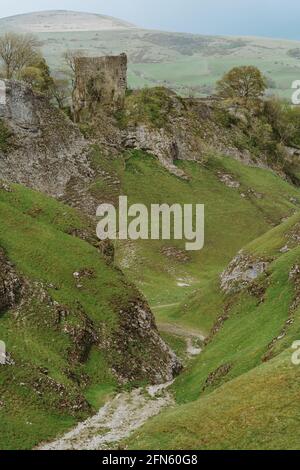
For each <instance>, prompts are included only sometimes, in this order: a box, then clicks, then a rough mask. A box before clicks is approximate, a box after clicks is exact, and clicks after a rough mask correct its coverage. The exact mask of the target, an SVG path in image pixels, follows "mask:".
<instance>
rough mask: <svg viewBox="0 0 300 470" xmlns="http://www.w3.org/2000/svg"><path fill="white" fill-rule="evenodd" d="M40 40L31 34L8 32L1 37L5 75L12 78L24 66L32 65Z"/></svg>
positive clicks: (1, 56)
mask: <svg viewBox="0 0 300 470" xmlns="http://www.w3.org/2000/svg"><path fill="white" fill-rule="evenodd" d="M38 45H39V44H38V41H37V39H36V38H35V37H34V36H32V35H30V34H15V33H6V34H4V35H3V36H1V37H0V60H1V61H2V63H3V66H4V77H5V78H8V79H11V78H13V77H14V76H15V75H16V74H18V73H19V72H20V71H21V70H22V69H23V68H24V67H26V66H30V65H31V63H32V62H33V61H34V60H35V59H36V57H37V53H38Z"/></svg>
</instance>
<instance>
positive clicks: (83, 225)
mask: <svg viewBox="0 0 300 470" xmlns="http://www.w3.org/2000/svg"><path fill="white" fill-rule="evenodd" d="M0 219H1V227H0V266H1V268H0V279H1V283H0V286H1V287H0V339H1V340H2V341H4V342H5V343H6V348H7V363H6V364H5V365H0V395H1V399H0V421H1V429H0V447H1V449H23V448H25V449H28V448H31V447H33V446H34V445H35V444H37V443H39V442H40V441H41V440H45V439H50V438H53V437H54V436H56V435H57V434H58V433H60V432H63V431H64V430H65V429H66V428H68V427H70V426H71V425H72V424H73V423H75V422H76V421H78V420H79V419H83V418H84V417H86V416H88V415H89V414H90V413H92V412H93V410H94V409H97V408H98V407H99V406H100V405H101V404H102V403H103V401H104V399H105V397H106V396H107V395H108V394H109V393H112V392H113V391H115V390H116V388H117V387H118V386H119V385H118V384H125V383H128V384H130V383H131V384H132V383H134V382H139V383H140V382H144V381H151V382H155V381H164V380H168V379H169V378H170V373H171V375H172V373H173V372H174V371H175V370H174V371H173V372H172V368H173V366H175V367H176V360H175V361H174V357H173V356H172V354H171V353H170V351H168V349H166V348H165V345H164V344H163V343H162V342H161V340H160V338H159V336H158V334H157V332H156V329H155V325H154V322H153V318H152V315H151V313H150V311H149V308H148V307H147V304H146V302H145V300H144V299H143V298H142V297H141V295H140V294H139V293H138V292H137V291H136V289H135V288H134V287H133V286H132V285H130V284H129V283H128V281H127V280H126V279H125V278H124V276H123V274H122V273H121V272H120V271H119V270H118V269H115V268H114V267H113V266H111V265H109V264H108V263H107V261H106V260H105V258H103V256H102V255H101V253H100V250H98V249H97V240H95V239H94V237H93V231H94V228H93V229H92V226H93V223H92V222H90V221H89V220H88V219H86V218H85V217H83V216H80V215H79V213H77V212H76V211H74V210H73V209H70V208H68V207H67V206H64V205H62V204H60V203H58V202H56V201H55V200H53V199H50V198H48V197H46V196H44V195H42V194H39V193H37V192H34V191H31V190H28V189H25V188H23V187H20V186H17V185H11V186H9V185H7V184H5V183H1V186H0ZM79 236H81V237H82V238H83V239H80V238H79ZM172 364H173V365H172Z"/></svg>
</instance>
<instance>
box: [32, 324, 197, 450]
mask: <svg viewBox="0 0 300 470" xmlns="http://www.w3.org/2000/svg"><path fill="white" fill-rule="evenodd" d="M160 330H161V331H162V332H165V333H168V334H171V335H174V336H177V337H180V338H184V340H185V342H186V355H187V357H188V358H192V357H194V356H197V355H199V354H200V353H201V348H200V347H199V343H200V342H202V341H204V339H205V338H204V336H203V335H202V334H200V333H199V332H196V331H195V330H193V331H191V330H185V329H184V328H182V327H180V326H177V327H176V325H169V324H163V325H160ZM172 383H173V382H167V383H165V384H160V385H153V386H148V387H146V388H137V389H134V390H132V391H129V392H123V393H120V394H118V395H116V396H115V397H114V398H112V399H111V400H110V401H108V402H107V403H106V405H105V406H103V407H102V408H100V410H99V411H98V413H97V414H96V415H95V416H93V417H92V418H89V419H87V420H86V421H84V422H83V423H80V424H78V425H77V426H76V427H75V428H74V429H73V430H71V431H70V432H68V433H66V434H65V435H64V436H62V437H61V438H59V439H57V440H56V441H54V442H51V443H48V444H42V445H41V446H39V447H38V450H106V449H112V448H116V447H117V446H118V443H119V442H121V441H122V440H123V439H126V438H128V437H130V436H131V434H132V433H133V432H134V431H136V430H137V429H139V428H140V427H141V426H142V425H143V424H145V423H146V422H147V421H148V420H149V419H150V418H152V417H153V416H156V415H158V414H159V413H160V412H161V411H162V410H163V409H164V408H167V407H171V406H172V405H174V404H175V400H174V398H173V395H172V392H171V391H170V390H169V387H170V386H171V385H172Z"/></svg>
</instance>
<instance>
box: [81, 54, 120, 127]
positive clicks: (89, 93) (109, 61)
mask: <svg viewBox="0 0 300 470" xmlns="http://www.w3.org/2000/svg"><path fill="white" fill-rule="evenodd" d="M126 89H127V55H126V54H121V55H119V56H105V57H77V58H75V86H74V91H73V113H74V120H75V122H84V121H86V120H88V119H89V118H90V116H91V115H93V114H94V113H95V112H96V111H97V109H99V107H101V108H108V109H110V110H113V111H117V110H119V109H122V107H123V105H124V99H125V93H126Z"/></svg>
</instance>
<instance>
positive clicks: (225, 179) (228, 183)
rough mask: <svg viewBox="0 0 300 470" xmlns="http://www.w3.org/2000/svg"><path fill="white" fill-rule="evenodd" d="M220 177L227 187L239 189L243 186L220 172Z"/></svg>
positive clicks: (230, 176)
mask: <svg viewBox="0 0 300 470" xmlns="http://www.w3.org/2000/svg"><path fill="white" fill-rule="evenodd" d="M218 177H219V180H220V181H221V183H224V184H225V186H227V187H228V188H234V189H237V188H239V187H240V186H241V184H240V183H239V182H238V181H236V180H235V179H234V178H233V176H232V175H229V174H226V173H221V172H219V173H218Z"/></svg>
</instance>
